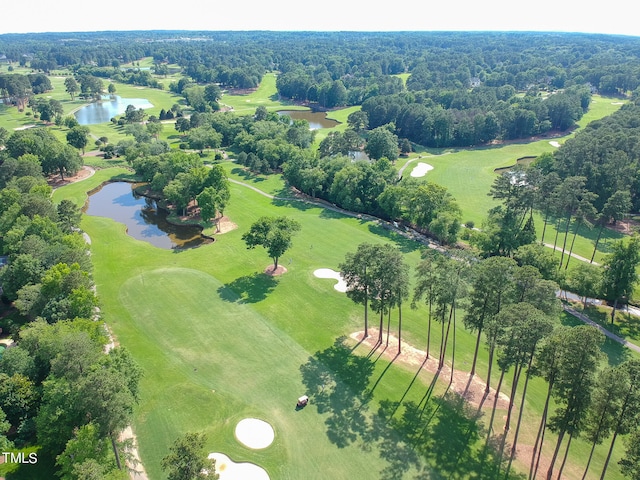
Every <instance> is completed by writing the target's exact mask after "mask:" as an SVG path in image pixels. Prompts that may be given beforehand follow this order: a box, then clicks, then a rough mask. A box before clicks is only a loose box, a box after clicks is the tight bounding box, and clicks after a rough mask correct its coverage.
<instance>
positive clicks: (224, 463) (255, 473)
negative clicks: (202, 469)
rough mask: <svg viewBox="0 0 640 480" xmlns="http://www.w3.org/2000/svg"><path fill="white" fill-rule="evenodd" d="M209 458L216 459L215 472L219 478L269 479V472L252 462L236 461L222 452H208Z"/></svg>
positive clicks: (239, 479) (229, 479) (230, 479)
mask: <svg viewBox="0 0 640 480" xmlns="http://www.w3.org/2000/svg"><path fill="white" fill-rule="evenodd" d="M209 458H212V459H214V460H215V461H216V473H217V474H219V475H220V480H270V479H269V474H268V473H267V472H266V470H265V469H264V468H262V467H259V466H258V465H256V464H254V463H247V462H242V463H236V462H234V461H233V460H231V459H230V458H229V457H227V456H226V455H225V454H224V453H218V452H214V453H210V454H209Z"/></svg>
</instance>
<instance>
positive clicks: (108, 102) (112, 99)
mask: <svg viewBox="0 0 640 480" xmlns="http://www.w3.org/2000/svg"><path fill="white" fill-rule="evenodd" d="M129 105H133V106H134V107H136V110H137V109H139V108H144V109H146V108H153V104H152V103H151V102H149V100H147V99H146V98H122V97H120V96H118V95H111V96H106V97H103V99H102V100H100V101H99V102H94V103H90V104H89V105H86V106H84V107H82V108H81V109H80V110H78V111H77V112H76V113H75V117H76V120H78V123H79V124H80V125H95V124H97V123H107V122H110V121H111V119H112V118H113V117H115V116H117V115H122V114H123V113H124V112H125V110H126V109H127V107H128V106H129Z"/></svg>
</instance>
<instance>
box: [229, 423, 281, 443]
mask: <svg viewBox="0 0 640 480" xmlns="http://www.w3.org/2000/svg"><path fill="white" fill-rule="evenodd" d="M274 437H275V433H274V431H273V427H272V426H271V425H269V424H268V423H267V422H265V421H264V420H258V419H257V418H245V419H244V420H240V421H239V422H238V425H236V438H237V439H238V441H239V442H240V443H242V444H243V445H244V446H245V447H249V448H253V449H254V450H259V449H261V448H267V447H268V446H269V445H271V444H272V443H273V438H274Z"/></svg>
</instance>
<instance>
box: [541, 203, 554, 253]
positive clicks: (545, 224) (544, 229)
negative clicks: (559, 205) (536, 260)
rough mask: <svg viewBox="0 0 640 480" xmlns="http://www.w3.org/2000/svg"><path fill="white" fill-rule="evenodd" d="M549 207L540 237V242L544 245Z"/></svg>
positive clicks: (545, 213)
mask: <svg viewBox="0 0 640 480" xmlns="http://www.w3.org/2000/svg"><path fill="white" fill-rule="evenodd" d="M549 210H551V209H550V208H549V207H547V209H546V210H545V212H544V223H543V225H542V237H541V238H540V243H541V244H543V245H544V234H545V232H546V231H547V220H549Z"/></svg>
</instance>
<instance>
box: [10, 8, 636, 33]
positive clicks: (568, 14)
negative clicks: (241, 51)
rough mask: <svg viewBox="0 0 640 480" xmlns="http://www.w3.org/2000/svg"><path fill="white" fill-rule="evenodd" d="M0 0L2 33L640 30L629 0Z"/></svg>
mask: <svg viewBox="0 0 640 480" xmlns="http://www.w3.org/2000/svg"><path fill="white" fill-rule="evenodd" d="M2 4H3V5H2V8H1V9H0V14H1V17H2V21H1V22H0V33H22V32H52V31H56V32H73V31H102V30H168V29H169V30H174V29H176V30H329V31H334V30H365V31H389V30H396V31H398V30H400V31H402V30H510V31H511V30H520V31H522V30H533V31H565V32H587V33H614V34H622V35H634V36H640V22H638V20H637V12H635V11H633V9H634V7H633V6H632V5H633V3H632V2H629V1H628V0H613V1H612V2H607V3H605V4H604V5H605V7H606V8H603V7H602V4H594V3H592V2H587V1H585V0H580V1H577V0H519V1H518V0H515V1H514V0H476V1H474V0H431V1H430V2H429V1H424V0H391V1H388V0H378V1H375V0H360V1H357V2H356V1H354V0H312V1H309V0H307V1H305V0H260V1H256V0H244V1H233V0H182V1H181V0H156V1H153V2H151V1H148V0H147V1H142V2H141V1H139V0H106V1H103V2H87V1H81V0H46V1H45V0H2ZM430 4H436V5H435V6H432V5H430ZM595 5H600V8H594V6H595Z"/></svg>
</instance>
